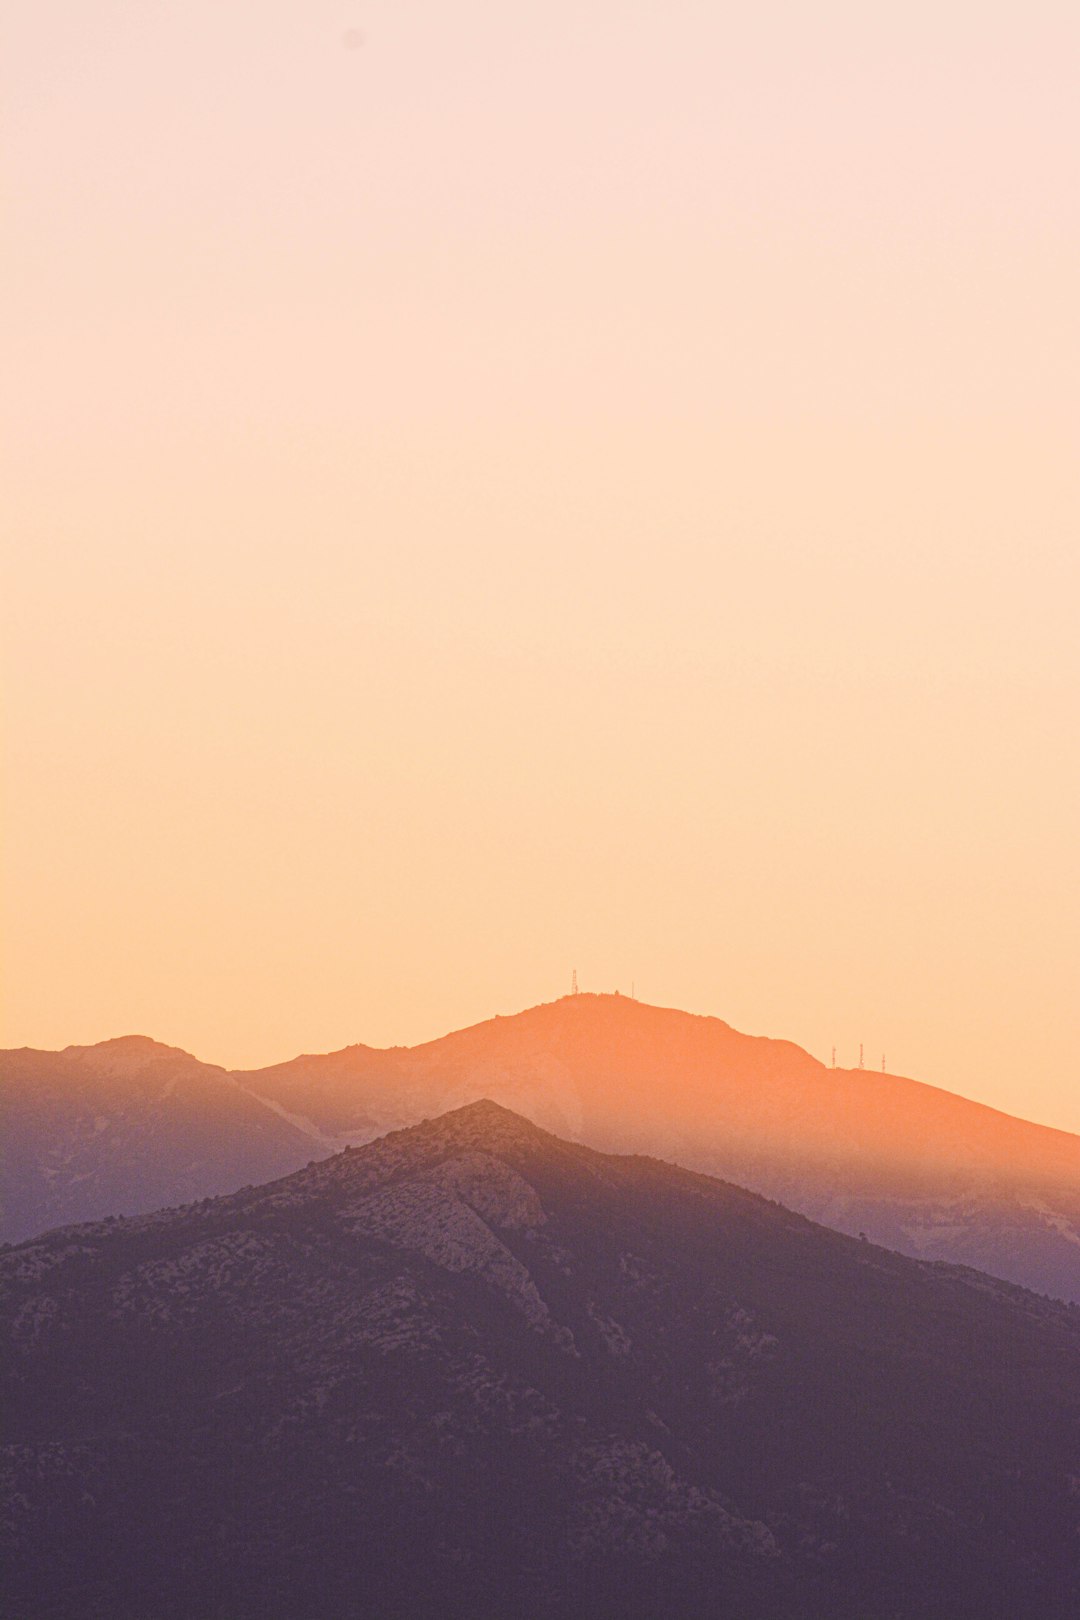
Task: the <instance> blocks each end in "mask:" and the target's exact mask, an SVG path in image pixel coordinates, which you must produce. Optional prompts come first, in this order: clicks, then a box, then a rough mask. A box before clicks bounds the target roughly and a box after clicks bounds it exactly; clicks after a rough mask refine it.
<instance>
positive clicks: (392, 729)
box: [0, 0, 1080, 1129]
mask: <svg viewBox="0 0 1080 1620" xmlns="http://www.w3.org/2000/svg"><path fill="white" fill-rule="evenodd" d="M349 29H359V30H361V31H362V33H363V36H364V39H363V44H362V46H361V47H360V48H359V49H346V48H345V47H344V45H343V42H342V36H343V34H344V33H345V32H346V30H349ZM1078 56H1080V11H1078V10H1077V8H1076V6H1075V5H1074V4H1073V3H1071V0H1070V3H1069V4H1050V3H1046V0H1028V3H1025V4H1023V5H1021V4H1019V3H1017V4H1011V3H1010V4H996V5H995V4H993V3H984V4H981V5H977V6H976V5H967V4H950V3H949V0H945V3H944V4H942V3H940V0H939V3H938V4H936V5H933V6H931V5H929V4H922V3H916V4H914V5H908V6H905V7H902V8H900V7H890V8H886V7H867V6H866V5H862V4H860V5H855V4H843V5H842V4H839V3H836V0H823V3H822V4H819V5H815V6H809V5H797V4H794V3H789V4H786V5H784V4H778V3H775V0H764V3H763V4H761V5H755V6H739V7H735V6H727V5H720V4H717V5H704V4H699V3H694V4H691V3H683V0H666V3H665V4H663V5H660V4H658V3H657V4H644V3H643V4H626V3H620V4H619V5H615V4H614V3H612V0H596V3H595V4H593V5H590V6H584V7H582V6H580V5H570V4H569V3H566V4H563V3H555V4H552V3H550V0H549V3H548V4H545V5H544V6H543V7H540V6H532V5H528V4H526V5H519V6H507V5H505V4H496V3H495V0H489V3H486V4H482V3H479V0H465V3H462V4H455V5H454V6H448V5H447V6H436V5H420V4H417V3H412V0H404V3H403V0H396V3H395V4H393V5H391V4H389V3H388V0H385V3H383V0H370V3H362V0H336V3H333V4H331V3H322V0H303V3H301V0H261V3H260V5H259V6H257V7H253V6H251V5H250V4H246V3H245V4H240V3H239V0H235V3H228V0H214V3H213V4H211V3H210V0H182V3H181V0H171V3H163V4H155V5H154V6H148V5H146V4H145V3H144V0H95V3H94V4H93V5H92V6H88V5H86V4H85V3H83V0H50V3H49V4H42V3H40V0H13V3H11V4H9V5H8V6H7V7H5V9H4V15H3V18H2V19H0V121H2V128H0V141H2V156H0V178H2V184H3V221H2V233H3V239H2V243H0V249H2V254H3V261H4V265H5V297H4V301H3V307H2V310H0V321H2V323H3V332H2V338H3V351H4V353H5V355H6V356H7V357H8V360H7V363H6V365H5V372H6V373H7V376H6V386H5V387H4V389H3V406H2V408H3V421H2V422H0V429H2V436H3V440H4V452H3V454H4V464H3V469H2V471H3V475H4V489H5V493H4V495H3V497H2V499H3V502H4V523H3V528H4V532H5V535H6V537H7V538H6V543H5V557H4V578H3V587H4V608H3V613H4V645H5V670H4V694H5V696H4V715H3V724H4V732H5V754H6V767H5V812H4V822H5V830H4V848H3V912H4V930H3V950H4V957H3V975H4V993H3V1008H2V1012H3V1027H2V1030H0V1039H2V1040H3V1042H4V1044H8V1045H17V1044H23V1043H28V1044H33V1045H42V1046H58V1045H64V1044H66V1043H67V1042H76V1041H92V1040H97V1039H100V1038H102V1037H105V1036H108V1035H113V1034H118V1033H121V1032H126V1031H133V1030H138V1031H142V1032H145V1033H149V1034H154V1035H156V1036H158V1037H159V1038H160V1039H163V1040H167V1041H171V1042H175V1043H177V1044H179V1045H183V1046H185V1047H187V1048H189V1049H191V1050H193V1051H195V1052H196V1053H197V1054H198V1055H199V1056H202V1057H205V1058H209V1059H213V1060H217V1061H221V1062H226V1063H230V1064H240V1063H243V1064H254V1063H258V1062H266V1061H271V1060H274V1059H278V1058H283V1057H286V1056H289V1055H291V1054H292V1053H294V1052H296V1051H299V1050H303V1049H307V1050H312V1049H316V1050H325V1049H327V1048H329V1047H334V1046H340V1045H343V1044H345V1043H347V1042H350V1041H356V1040H364V1041H370V1042H373V1043H390V1042H395V1041H402V1042H406V1041H407V1042H412V1041H415V1040H418V1039H422V1038H425V1037H428V1036H431V1035H435V1034H437V1033H440V1032H442V1031H443V1030H445V1029H448V1028H451V1027H454V1026H458V1025H461V1024H463V1023H466V1022H469V1021H471V1020H473V1019H476V1018H479V1017H482V1016H485V1015H487V1014H489V1013H491V1012H494V1011H496V1010H504V1011H508V1010H512V1009H514V1008H517V1007H520V1006H523V1005H526V1004H529V1003H532V1002H535V1001H538V1000H543V999H549V998H550V997H552V996H553V995H556V994H558V993H560V992H561V991H562V990H563V989H565V988H568V985H569V976H570V971H571V969H572V967H574V966H575V965H576V966H577V968H578V970H579V973H580V975H581V979H582V982H583V983H584V984H585V985H586V986H588V987H590V988H614V987H616V986H619V987H621V988H623V989H628V988H629V985H630V981H631V979H632V978H635V979H636V980H637V984H638V988H639V993H641V994H642V995H643V996H645V997H647V998H648V999H649V1000H652V1001H657V1002H665V1003H669V1004H677V1005H681V1006H685V1007H688V1008H691V1009H695V1010H702V1011H711V1012H716V1013H718V1014H719V1015H720V1016H722V1017H724V1018H727V1019H728V1020H729V1021H731V1022H732V1023H734V1024H736V1025H738V1026H740V1027H742V1028H745V1029H748V1030H752V1031H758V1032H767V1033H771V1034H776V1035H785V1036H788V1037H790V1038H792V1039H795V1040H798V1041H800V1042H802V1043H803V1044H805V1045H807V1046H809V1047H810V1048H811V1050H813V1051H814V1052H816V1053H817V1054H818V1055H819V1056H822V1057H827V1056H828V1054H829V1050H830V1047H831V1045H832V1043H833V1042H834V1041H835V1042H836V1043H837V1045H838V1046H839V1048H840V1058H841V1061H845V1060H846V1061H849V1062H854V1061H855V1059H856V1057H857V1051H858V1042H859V1041H860V1040H863V1041H864V1042H865V1043H866V1049H867V1057H868V1061H872V1062H874V1063H875V1064H876V1063H877V1062H879V1061H880V1055H881V1051H882V1050H885V1052H886V1053H887V1055H888V1059H889V1065H890V1067H891V1068H894V1069H897V1070H901V1071H904V1072H907V1073H912V1074H916V1075H918V1076H920V1077H921V1078H924V1079H927V1080H932V1081H935V1082H937V1083H939V1084H943V1085H946V1086H949V1087H951V1088H953V1089H956V1090H959V1091H963V1092H965V1093H966V1094H968V1095H972V1096H976V1097H978V1098H980V1099H982V1100H984V1101H987V1102H991V1103H994V1104H996V1105H997V1106H1000V1107H1005V1108H1008V1109H1010V1110H1012V1111H1014V1112H1018V1113H1021V1114H1025V1115H1027V1116H1029V1117H1032V1118H1035V1119H1039V1120H1045V1121H1047V1122H1049V1123H1054V1124H1061V1125H1065V1126H1068V1127H1071V1128H1072V1129H1080V1085H1078V1083H1077V1081H1078V1076H1077V1060H1076V1051H1077V1044H1078V1035H1080V1028H1078V1013H1077V997H1076V981H1077V965H1078V959H1080V924H1078V915H1080V905H1078V902H1080V853H1078V848H1080V846H1078V840H1077V836H1076V828H1077V826H1078V825H1080V802H1078V801H1080V762H1078V756H1080V750H1078V744H1077V736H1078V719H1080V702H1078V697H1080V691H1078V687H1080V654H1078V651H1077V647H1078V639H1077V636H1076V629H1075V619H1076V616H1077V602H1078V595H1080V592H1078V586H1080V562H1078V536H1080V521H1078V520H1080V472H1078V467H1080V460H1078V457H1077V454H1076V449H1077V442H1076V441H1077V428H1078V423H1080V383H1078V379H1080V314H1078V310H1080V300H1078V299H1077V296H1076V288H1077V286H1080V114H1078V112H1077V98H1076V93H1075V85H1076V67H1077V61H1078Z"/></svg>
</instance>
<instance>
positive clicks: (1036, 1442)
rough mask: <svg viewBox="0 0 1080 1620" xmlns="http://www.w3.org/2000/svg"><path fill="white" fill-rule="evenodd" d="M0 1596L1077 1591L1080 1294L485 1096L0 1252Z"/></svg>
mask: <svg viewBox="0 0 1080 1620" xmlns="http://www.w3.org/2000/svg"><path fill="white" fill-rule="evenodd" d="M0 1323H2V1330H3V1333H4V1337H5V1342H6V1344H7V1346H8V1350H7V1353H6V1355H5V1358H4V1369H5V1370H4V1372H3V1375H2V1377H3V1385H4V1388H3V1402H2V1410H3V1413H4V1424H5V1430H6V1432H5V1435H4V1444H3V1448H2V1451H0V1462H2V1468H3V1472H4V1475H5V1478H4V1485H3V1493H2V1494H3V1500H4V1502H5V1503H6V1504H7V1505H6V1507H5V1510H4V1520H3V1523H2V1525H0V1534H2V1537H3V1541H4V1543H5V1552H6V1565H7V1569H8V1577H7V1586H6V1592H7V1596H6V1607H5V1614H6V1615H8V1616H9V1617H10V1620H44V1617H49V1620H148V1617H150V1616H153V1620H346V1617H354V1616H355V1617H359V1616H376V1615H377V1616H379V1617H380V1620H393V1617H401V1620H405V1617H408V1620H425V1617H431V1620H436V1617H438V1620H458V1617H460V1620H465V1617H469V1620H497V1617H502V1616H507V1615H512V1614H521V1615H527V1616H529V1617H530V1620H579V1617H581V1616H583V1615H597V1616H604V1617H610V1620H615V1617H618V1620H646V1617H648V1620H655V1617H656V1616H659V1615H663V1616H664V1617H665V1620H691V1617H693V1620H697V1617H699V1616H701V1615H703V1614H711V1615H717V1616H724V1617H730V1620H777V1617H778V1616H781V1615H782V1616H783V1617H784V1620H868V1617H870V1616H872V1617H873V1620H1018V1617H1019V1616H1024V1615H1032V1616H1034V1615H1037V1616H1039V1620H1075V1616H1076V1614H1077V1613H1078V1612H1080V1556H1078V1547H1080V1539H1078V1538H1080V1312H1078V1311H1077V1310H1076V1308H1075V1307H1070V1306H1065V1305H1062V1304H1060V1303H1056V1302H1054V1301H1051V1300H1048V1299H1045V1298H1040V1297H1038V1296H1036V1295H1033V1294H1030V1293H1027V1292H1025V1291H1023V1290H1021V1289H1019V1288H1016V1287H1014V1286H1012V1285H1009V1284H1006V1283H1003V1282H997V1281H993V1280H992V1279H990V1278H988V1277H985V1276H983V1275H980V1274H978V1273H976V1272H973V1271H968V1270H962V1269H959V1268H954V1267H947V1266H943V1265H940V1264H930V1263H927V1262H925V1261H914V1260H911V1259H907V1258H904V1257H901V1256H899V1255H896V1254H894V1253H892V1252H890V1251H887V1250H884V1249H881V1248H878V1247H877V1246H876V1245H874V1244H871V1243H868V1242H860V1241H859V1240H858V1239H852V1238H849V1237H846V1236H843V1235H841V1234H839V1233H836V1232H834V1231H831V1230H828V1229H826V1228H823V1227H820V1226H817V1225H814V1224H812V1223H811V1222H809V1221H807V1220H806V1219H804V1218H803V1217H801V1216H799V1215H796V1214H793V1213H791V1212H789V1211H788V1210H786V1209H784V1208H782V1207H780V1206H778V1205H776V1204H773V1203H770V1202H768V1201H766V1200H764V1199H762V1198H760V1197H758V1196H755V1195H754V1194H751V1193H747V1192H744V1191H742V1190H740V1189H738V1188H735V1187H732V1186H729V1185H726V1184H724V1183H722V1182H719V1181H716V1180H713V1179H711V1178H707V1177H704V1176H702V1175H699V1174H696V1173H693V1172H690V1171H687V1170H683V1169H680V1168H677V1167H675V1166H672V1165H669V1164H665V1163H662V1162H660V1161H657V1160H655V1159H650V1158H645V1157H640V1156H628V1157H613V1156H607V1155H601V1154H599V1153H597V1152H595V1151H593V1150H591V1149H589V1148H586V1147H583V1146H581V1145H579V1144H576V1143H570V1142H566V1141H563V1140H560V1139H558V1138H556V1137H553V1136H551V1135H550V1134H548V1133H546V1132H544V1131H542V1130H540V1129H539V1128H538V1127H536V1126H535V1125H533V1124H531V1123H529V1122H528V1121H526V1120H524V1119H523V1118H521V1117H520V1116H518V1115H515V1114H513V1113H511V1112H509V1111H507V1110H505V1109H503V1108H501V1107H500V1106H498V1105H496V1104H494V1103H491V1102H486V1101H482V1102H477V1103H473V1104H470V1105H468V1106H465V1107H462V1108H459V1109H457V1110H455V1111H453V1112H451V1113H449V1114H447V1115H445V1116H443V1117H441V1118H439V1119H436V1120H433V1121H427V1122H425V1123H423V1124H420V1125H417V1126H414V1127H412V1128H410V1129H407V1130H403V1131H398V1132H394V1133H391V1134H389V1135H387V1136H385V1137H383V1138H381V1139H380V1140H378V1141H376V1142H373V1143H371V1144H369V1145H367V1146H365V1147H361V1148H353V1149H347V1150H345V1151H343V1152H341V1153H339V1154H336V1155H334V1156H332V1157H330V1158H328V1159H326V1160H324V1161H322V1162H320V1163H317V1164H314V1165H312V1166H311V1167H310V1168H307V1169H304V1170H301V1171H299V1172H297V1173H295V1174H293V1175H292V1176H290V1177H287V1178H285V1179H282V1180H278V1181H276V1182H273V1183H271V1184H269V1185H267V1186H263V1187H259V1188H256V1189H250V1190H246V1191H243V1192H238V1193H234V1194H231V1195H229V1196H226V1197H222V1198H218V1199H212V1200H206V1199H203V1200H200V1201H198V1202H197V1203H194V1204H191V1205H189V1206H188V1207H186V1208H182V1209H178V1210H172V1211H166V1212H163V1213H159V1214H155V1215H149V1216H142V1217H138V1218H135V1219H115V1218H110V1219H109V1220H107V1221H105V1222H100V1223H97V1224H93V1225H84V1226H79V1227H73V1228H68V1229H65V1230H61V1231H54V1232H51V1233H49V1234H47V1235H46V1236H44V1237H41V1238H38V1239H34V1240H31V1241H30V1242H27V1243H25V1244H22V1245H21V1246H19V1247H16V1248H14V1249H10V1250H8V1251H7V1252H6V1253H5V1254H4V1255H3V1256H0Z"/></svg>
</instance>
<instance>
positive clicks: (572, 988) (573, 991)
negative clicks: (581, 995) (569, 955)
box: [570, 968, 578, 996]
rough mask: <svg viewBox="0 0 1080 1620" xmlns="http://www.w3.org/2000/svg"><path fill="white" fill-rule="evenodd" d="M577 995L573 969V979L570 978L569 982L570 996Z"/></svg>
mask: <svg viewBox="0 0 1080 1620" xmlns="http://www.w3.org/2000/svg"><path fill="white" fill-rule="evenodd" d="M577 993H578V987H577V968H575V969H574V973H573V977H572V978H571V980H570V994H571V995H572V996H576V995H577Z"/></svg>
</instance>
